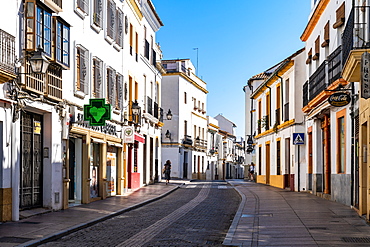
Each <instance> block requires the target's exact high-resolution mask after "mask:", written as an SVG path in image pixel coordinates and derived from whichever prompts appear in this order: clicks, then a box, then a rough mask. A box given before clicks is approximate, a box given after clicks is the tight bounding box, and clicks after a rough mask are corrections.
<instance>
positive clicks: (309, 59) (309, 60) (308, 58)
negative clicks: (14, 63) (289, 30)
mask: <svg viewBox="0 0 370 247" xmlns="http://www.w3.org/2000/svg"><path fill="white" fill-rule="evenodd" d="M307 56H308V57H307V60H306V64H309V63H311V60H312V48H311V49H310V51H309V52H308V54H307Z"/></svg>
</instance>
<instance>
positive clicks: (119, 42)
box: [116, 9, 123, 47]
mask: <svg viewBox="0 0 370 247" xmlns="http://www.w3.org/2000/svg"><path fill="white" fill-rule="evenodd" d="M116 19H117V25H116V26H117V33H116V43H117V45H119V46H120V47H123V12H122V11H121V10H120V9H117V18H116Z"/></svg>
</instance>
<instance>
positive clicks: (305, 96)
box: [303, 81, 309, 106]
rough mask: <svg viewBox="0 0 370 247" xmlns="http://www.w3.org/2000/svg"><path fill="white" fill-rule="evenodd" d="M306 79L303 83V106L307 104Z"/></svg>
mask: <svg viewBox="0 0 370 247" xmlns="http://www.w3.org/2000/svg"><path fill="white" fill-rule="evenodd" d="M308 102H309V100H308V81H306V82H305V83H304V84H303V106H306V105H308Z"/></svg>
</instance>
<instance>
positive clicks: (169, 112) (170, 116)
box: [167, 109, 172, 120]
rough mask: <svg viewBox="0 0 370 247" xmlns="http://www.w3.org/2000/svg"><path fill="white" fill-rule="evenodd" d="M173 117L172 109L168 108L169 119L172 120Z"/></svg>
mask: <svg viewBox="0 0 370 247" xmlns="http://www.w3.org/2000/svg"><path fill="white" fill-rule="evenodd" d="M171 119H172V113H171V109H168V112H167V120H171Z"/></svg>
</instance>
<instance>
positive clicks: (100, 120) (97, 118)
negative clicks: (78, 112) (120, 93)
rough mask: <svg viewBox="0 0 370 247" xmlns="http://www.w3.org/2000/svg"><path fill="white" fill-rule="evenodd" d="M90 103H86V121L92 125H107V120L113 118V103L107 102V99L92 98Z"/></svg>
mask: <svg viewBox="0 0 370 247" xmlns="http://www.w3.org/2000/svg"><path fill="white" fill-rule="evenodd" d="M89 102H90V104H89V105H84V121H89V124H90V125H91V126H105V121H106V120H111V105H110V104H105V99H90V100H89Z"/></svg>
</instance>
